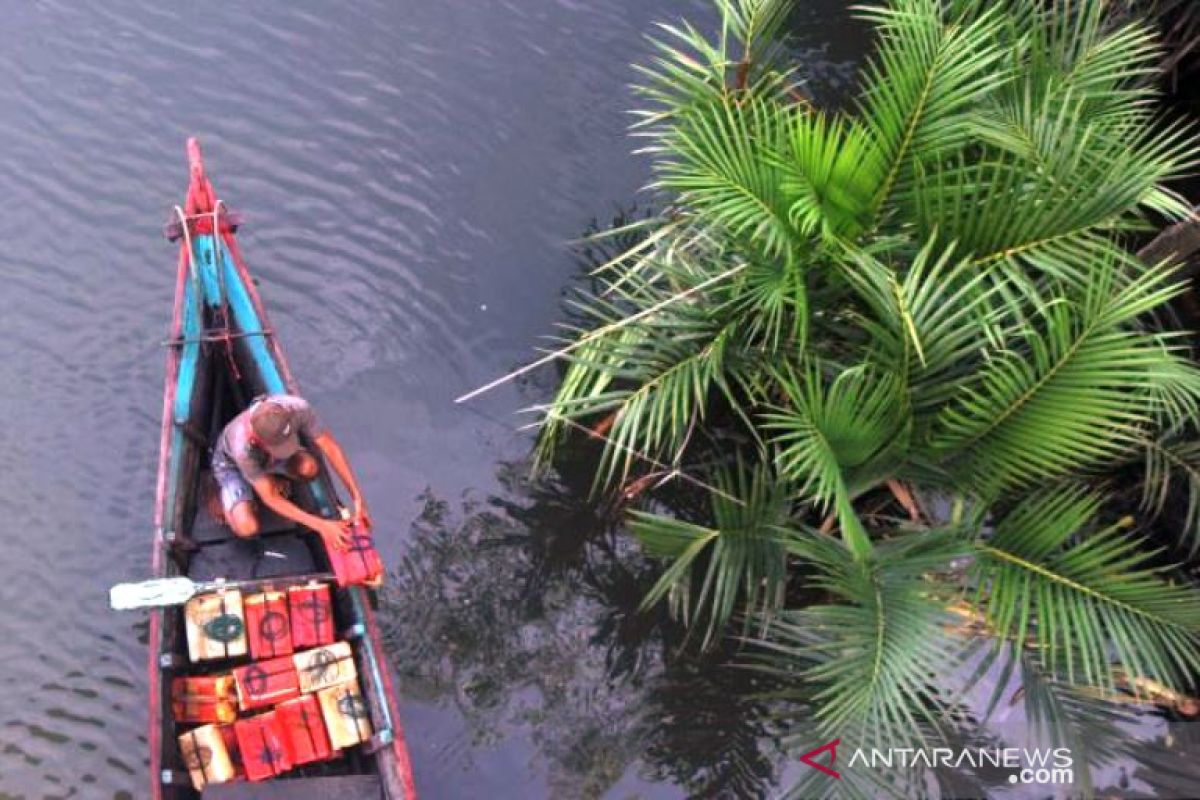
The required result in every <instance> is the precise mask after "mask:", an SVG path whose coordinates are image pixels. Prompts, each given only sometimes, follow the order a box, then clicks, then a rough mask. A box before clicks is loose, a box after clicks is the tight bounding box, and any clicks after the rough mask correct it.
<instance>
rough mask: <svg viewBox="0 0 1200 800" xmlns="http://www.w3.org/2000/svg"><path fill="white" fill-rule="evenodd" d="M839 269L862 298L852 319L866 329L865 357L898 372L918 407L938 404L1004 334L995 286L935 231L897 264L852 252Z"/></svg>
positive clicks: (924, 408) (927, 408)
mask: <svg viewBox="0 0 1200 800" xmlns="http://www.w3.org/2000/svg"><path fill="white" fill-rule="evenodd" d="M843 272H844V274H845V275H846V277H847V279H848V280H849V282H850V284H851V285H852V286H853V287H854V289H855V291H856V293H857V294H858V296H859V298H860V299H861V300H862V301H863V304H864V309H863V311H862V312H860V313H859V315H858V318H857V320H856V322H857V323H858V325H860V326H861V327H862V328H863V329H864V330H865V331H866V332H867V333H869V335H870V340H869V341H870V351H869V353H868V355H867V360H868V361H869V362H870V363H873V364H877V365H880V366H882V367H883V368H884V369H885V370H886V371H888V372H890V373H892V374H894V375H900V376H903V382H904V383H905V384H906V385H907V387H908V391H909V393H910V396H911V402H912V405H913V408H914V410H915V411H916V412H918V413H921V412H932V411H933V410H936V409H938V408H941V407H942V405H943V404H945V403H946V402H947V401H948V400H949V399H951V397H952V396H953V395H954V393H955V392H956V391H957V389H958V388H959V386H960V384H961V383H962V382H963V380H965V379H966V378H968V377H970V375H971V373H972V371H973V370H972V367H973V364H974V359H975V356H976V354H977V353H978V352H979V351H980V350H981V349H982V348H984V347H986V346H987V345H988V344H989V343H990V342H994V341H996V340H997V339H1000V338H1003V337H1004V336H1005V335H1006V334H1007V333H1009V331H1007V329H1006V325H1007V326H1011V324H1012V323H1011V322H1006V320H1005V319H1004V317H1003V314H1002V313H1001V309H1000V308H999V307H998V305H999V304H998V298H997V292H998V289H999V288H1000V287H999V285H998V284H997V283H996V282H995V281H994V280H993V279H992V278H991V276H990V275H989V274H988V273H987V272H985V271H981V270H978V269H976V268H975V265H974V264H973V263H972V261H971V260H970V259H969V258H962V257H959V256H956V251H955V249H954V248H953V247H939V246H938V237H936V236H935V237H931V238H930V239H929V241H928V242H927V243H926V244H925V246H924V247H923V248H922V249H921V250H920V251H919V252H918V253H917V254H916V256H914V257H913V258H912V259H911V260H910V261H908V262H907V263H904V264H902V265H901V266H899V267H892V266H889V265H886V264H884V263H882V262H881V261H879V260H877V259H876V258H875V257H874V256H872V255H870V254H869V253H867V252H863V251H856V252H851V253H850V257H849V259H848V263H846V264H844V265H843Z"/></svg>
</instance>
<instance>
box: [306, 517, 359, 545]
mask: <svg viewBox="0 0 1200 800" xmlns="http://www.w3.org/2000/svg"><path fill="white" fill-rule="evenodd" d="M314 530H316V532H317V533H319V534H320V535H321V538H322V539H324V540H325V545H326V546H327V547H331V548H333V549H335V550H348V549H349V548H350V541H351V540H350V528H349V527H348V526H347V525H346V523H345V522H343V521H342V520H340V519H323V520H321V522H320V524H319V525H317V526H315V527H314Z"/></svg>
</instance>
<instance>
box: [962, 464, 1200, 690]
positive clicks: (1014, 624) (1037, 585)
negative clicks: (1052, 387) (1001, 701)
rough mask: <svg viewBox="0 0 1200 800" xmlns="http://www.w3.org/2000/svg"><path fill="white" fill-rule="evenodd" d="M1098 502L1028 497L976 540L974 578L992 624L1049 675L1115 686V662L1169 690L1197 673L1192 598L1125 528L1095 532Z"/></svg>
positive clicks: (1079, 492) (1197, 620) (1199, 653)
mask: <svg viewBox="0 0 1200 800" xmlns="http://www.w3.org/2000/svg"><path fill="white" fill-rule="evenodd" d="M1099 507H1100V498H1099V496H1098V495H1096V494H1094V493H1091V492H1088V491H1086V490H1084V489H1079V488H1075V489H1072V488H1066V489H1051V490H1044V491H1041V492H1038V493H1036V494H1034V495H1031V496H1030V497H1028V498H1026V499H1025V500H1024V501H1023V502H1022V503H1021V504H1020V505H1018V506H1017V507H1016V508H1014V509H1013V510H1012V511H1011V512H1010V513H1009V514H1008V515H1007V516H1005V517H1004V518H1003V519H1002V520H1001V521H1000V522H999V523H997V525H996V530H995V535H994V536H993V537H992V538H991V539H990V540H985V541H984V542H982V543H980V545H979V549H980V555H979V559H978V562H977V565H976V567H975V581H976V583H977V585H978V586H979V591H980V593H981V594H982V595H983V596H984V603H985V605H984V607H985V610H986V613H987V616H988V619H989V621H990V623H991V624H992V625H993V626H994V627H995V629H996V631H997V633H998V634H999V635H1000V636H1001V637H1005V638H1011V639H1012V640H1013V641H1014V647H1015V648H1016V650H1017V651H1018V652H1020V651H1021V650H1022V648H1023V647H1024V646H1025V644H1026V642H1027V641H1028V642H1030V643H1033V644H1036V647H1037V648H1038V652H1039V654H1040V658H1041V659H1042V660H1043V661H1044V662H1045V663H1046V665H1047V668H1048V669H1049V670H1051V671H1052V672H1053V673H1055V674H1058V673H1059V672H1061V673H1062V674H1063V675H1064V676H1065V677H1066V679H1067V680H1068V681H1070V682H1072V683H1076V682H1082V683H1087V684H1089V685H1092V686H1098V687H1102V688H1105V689H1111V688H1112V687H1113V679H1112V666H1113V664H1114V663H1119V664H1120V665H1121V666H1122V668H1123V669H1124V670H1125V671H1127V672H1128V673H1129V674H1130V675H1131V676H1133V677H1134V678H1138V677H1146V678H1151V679H1153V680H1157V681H1160V682H1162V683H1165V684H1167V685H1169V686H1176V687H1178V686H1181V685H1184V684H1187V683H1189V682H1190V680H1191V679H1190V678H1189V677H1188V676H1189V675H1195V674H1196V671H1197V670H1200V650H1198V649H1197V645H1198V644H1200V593H1197V592H1196V590H1195V589H1194V588H1192V587H1189V586H1182V585H1178V584H1172V583H1169V582H1167V581H1166V580H1164V579H1163V577H1161V576H1162V574H1163V572H1164V570H1163V569H1162V568H1156V567H1153V566H1152V558H1153V556H1154V552H1153V551H1148V550H1146V549H1144V548H1143V547H1142V542H1140V541H1138V540H1137V539H1133V538H1130V537H1128V536H1127V535H1126V534H1125V533H1124V530H1125V525H1124V524H1118V525H1114V526H1111V527H1108V528H1106V529H1102V530H1094V525H1093V523H1094V520H1095V518H1096V516H1097V512H1098V511H1099Z"/></svg>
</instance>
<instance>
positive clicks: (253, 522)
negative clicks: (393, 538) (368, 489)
mask: <svg viewBox="0 0 1200 800" xmlns="http://www.w3.org/2000/svg"><path fill="white" fill-rule="evenodd" d="M301 436H303V437H304V438H303V440H302V439H301ZM305 442H309V443H311V444H312V445H315V446H316V447H317V448H318V449H319V450H320V451H321V453H322V455H324V456H325V459H326V461H327V462H328V463H329V465H330V466H331V467H333V471H334V472H336V473H337V476H338V477H339V478H341V480H342V483H343V484H345V486H346V489H347V490H349V492H350V500H351V503H352V504H353V515H352V519H353V520H354V521H355V522H362V523H364V524H367V525H369V524H370V518H369V517H368V516H367V508H366V506H365V505H364V503H363V498H362V491H361V490H360V489H359V486H358V481H357V480H356V479H355V477H354V472H353V471H352V470H351V469H350V464H349V462H348V461H347V460H346V455H345V453H343V452H342V448H341V446H340V445H338V443H337V440H336V439H334V438H333V435H332V434H330V433H329V431H327V430H325V428H324V427H323V426H322V425H321V423H320V421H319V420H318V419H317V415H316V412H315V411H313V409H312V406H310V405H309V404H308V401H307V400H305V399H304V398H302V397H296V396H295V395H289V394H276V395H269V396H267V397H263V398H260V399H258V400H256V401H254V402H253V403H251V404H250V405H249V406H248V407H247V408H246V409H245V410H244V411H242V413H240V414H238V415H237V416H236V417H234V418H233V419H232V420H230V421H229V424H228V425H226V426H225V430H223V431H222V432H221V435H220V437H219V438H218V439H217V444H216V446H215V447H214V448H213V456H212V471H213V476H214V477H215V478H216V479H217V483H218V485H220V487H221V505H222V507H223V508H224V511H225V521H226V522H227V523H229V526H230V527H231V528H233V532H234V533H235V534H237V535H238V536H240V537H243V538H247V537H251V536H255V535H257V534H258V531H259V521H258V512H257V509H256V504H255V496H256V495H257V498H258V501H259V502H261V503H262V504H263V505H264V506H266V507H267V508H269V509H271V510H272V511H274V512H275V513H276V514H278V515H279V516H281V517H284V518H286V519H290V520H292V521H293V522H298V523H300V524H301V525H304V526H305V527H308V528H311V529H312V530H314V531H316V532H317V533H318V534H320V535H321V538H322V539H324V540H325V542H326V543H327V544H328V545H330V546H333V547H338V548H342V549H345V547H346V546H347V545H348V543H349V542H350V531H349V529H348V526H347V523H346V522H345V521H343V520H333V519H326V518H324V517H320V516H317V515H315V514H310V513H308V512H307V511H305V510H304V509H302V508H301V507H300V506H298V505H296V504H295V503H293V502H292V501H291V500H289V499H288V498H287V496H286V495H285V489H286V488H287V483H286V479H289V478H290V479H292V480H312V479H313V478H315V477H317V472H318V471H319V470H320V465H319V463H318V462H317V459H316V458H315V457H314V456H313V454H312V453H311V452H309V451H308V450H307V449H305V447H304V443H305Z"/></svg>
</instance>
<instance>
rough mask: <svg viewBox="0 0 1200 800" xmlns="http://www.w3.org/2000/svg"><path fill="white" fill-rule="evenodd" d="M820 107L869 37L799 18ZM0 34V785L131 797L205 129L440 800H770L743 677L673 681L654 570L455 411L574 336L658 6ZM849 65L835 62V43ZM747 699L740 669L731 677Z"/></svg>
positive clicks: (688, 5)
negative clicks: (368, 576) (344, 471)
mask: <svg viewBox="0 0 1200 800" xmlns="http://www.w3.org/2000/svg"><path fill="white" fill-rule="evenodd" d="M800 5H801V7H800V9H799V10H798V12H797V13H798V25H797V29H798V30H800V31H802V34H803V36H802V41H801V46H802V49H803V56H804V57H805V58H806V59H807V60H808V61H810V62H811V63H812V64H813V65H814V68H815V69H816V70H817V71H818V73H819V74H821V75H822V76H824V80H826V81H827V82H828V83H829V84H830V85H831V86H832V85H836V84H837V83H838V81H840V80H842V79H843V78H844V77H845V76H846V75H847V74H848V73H847V71H846V70H847V68H848V65H847V64H846V63H845V62H846V59H847V58H849V57H850V56H852V55H853V53H854V52H857V51H858V50H859V49H861V47H862V41H861V40H859V39H856V38H855V37H854V36H853V35H850V34H847V33H846V30H847V29H845V28H843V27H842V26H843V25H844V22H843V21H842V19H841V16H840V15H841V14H842V10H841V9H842V8H843V4H842V3H839V2H836V0H822V2H819V3H815V2H814V3H808V4H803V3H801V4H800ZM3 10H4V21H3V23H2V24H0V190H2V195H0V196H3V198H4V212H3V213H0V277H2V278H3V283H2V284H0V418H2V420H3V421H2V423H0V453H2V454H3V468H0V510H2V512H3V523H2V525H0V529H2V531H3V536H0V558H2V563H3V567H2V572H0V578H2V580H0V608H2V609H3V612H2V613H3V628H2V631H3V637H2V641H0V664H2V671H0V797H4V798H9V797H31V798H32V797H47V798H49V797H80V798H130V797H142V796H144V795H145V792H146V789H145V786H146V780H147V778H146V775H145V769H146V757H145V727H146V715H145V710H144V692H145V681H146V676H145V671H146V665H145V661H146V656H145V649H144V647H143V645H142V642H141V637H143V636H144V625H145V620H144V618H143V617H141V616H140V615H137V614H132V615H124V616H121V615H117V614H115V613H111V612H109V611H108V610H107V607H106V606H107V603H106V592H107V587H108V586H109V585H110V584H111V583H113V582H116V581H120V580H130V579H136V578H138V577H140V576H143V575H145V574H146V573H147V571H148V568H149V543H150V538H151V526H152V500H153V482H154V471H155V463H156V458H157V447H158V428H159V418H158V416H159V413H160V404H161V394H160V393H161V390H162V385H161V384H162V377H163V358H164V355H163V351H162V348H161V346H160V343H161V340H162V339H163V338H164V337H165V335H166V332H167V325H168V321H169V315H170V304H171V294H172V287H173V281H174V268H175V248H174V247H173V246H169V245H168V244H167V243H166V242H165V241H164V240H163V239H162V236H161V234H160V230H161V224H162V222H163V221H165V219H166V215H167V212H168V209H169V208H170V206H171V205H172V204H174V203H178V202H181V201H182V199H183V191H184V188H185V185H186V177H187V176H186V162H185V158H184V151H183V144H184V140H185V137H187V136H188V135H193V134H194V135H197V136H199V137H200V138H201V140H202V142H203V145H204V148H205V152H206V156H207V163H208V167H209V172H210V175H211V176H212V178H213V180H214V182H215V185H216V187H217V189H218V191H219V192H220V194H221V196H222V197H223V198H224V199H226V200H227V201H228V202H229V203H230V205H231V206H233V207H234V208H237V209H240V210H241V211H242V212H243V213H244V215H245V218H246V220H247V222H246V225H245V227H244V229H243V235H242V236H241V240H242V246H243V249H244V251H245V253H246V256H247V259H248V262H249V265H250V269H251V272H252V273H254V274H255V275H256V277H257V278H258V279H259V281H260V284H261V287H262V293H263V295H264V299H265V301H266V303H267V306H268V309H269V311H270V313H271V315H272V319H273V321H274V323H275V325H276V326H277V329H278V332H279V334H280V336H281V341H282V342H283V344H284V346H285V348H286V350H287V351H288V353H289V356H290V359H291V362H292V367H293V370H294V372H295V373H296V375H297V377H298V379H299V381H300V383H301V385H302V386H303V387H304V389H305V392H306V394H307V395H309V397H310V399H312V400H313V401H314V403H315V404H316V406H317V407H318V409H319V411H320V412H321V414H322V416H323V417H324V419H325V420H326V421H327V422H328V423H329V425H330V426H331V427H332V429H333V430H334V431H335V432H336V433H337V434H338V436H339V438H340V439H341V440H342V442H343V444H344V446H345V447H346V449H347V451H348V452H349V453H350V455H351V457H352V460H353V462H354V463H355V465H356V467H357V470H358V472H359V474H360V477H361V479H362V482H363V484H364V486H365V490H366V493H367V497H368V499H369V501H370V503H371V505H372V509H373V512H374V516H375V518H376V522H377V526H378V528H379V535H380V538H381V541H382V547H383V549H384V553H385V556H386V557H387V559H388V561H389V564H390V565H391V566H392V567H393V568H394V572H395V574H394V578H393V580H392V582H391V589H390V590H389V592H388V594H387V595H386V596H385V597H384V598H383V601H382V602H383V614H384V622H385V625H386V628H387V633H388V638H389V644H390V652H391V655H392V661H393V664H394V667H395V670H396V672H397V675H398V676H399V679H400V687H401V693H402V694H403V696H404V700H403V708H402V716H403V720H404V724H405V727H406V729H407V735H408V739H409V744H410V748H411V751H412V756H413V761H414V764H415V770H416V778H417V783H418V786H419V788H420V790H421V791H422V793H423V795H424V796H425V797H431V798H437V797H450V798H457V797H485V796H486V797H492V798H508V797H512V798H525V797H538V796H556V797H585V796H604V797H612V798H631V797H680V796H684V795H689V794H710V795H712V794H715V795H725V796H728V795H730V794H737V795H748V794H762V793H769V792H770V791H771V789H770V787H771V786H772V785H773V783H772V782H773V781H774V780H776V779H777V777H778V771H779V763H780V761H779V758H778V756H777V754H776V751H775V746H774V744H773V741H774V740H773V739H772V737H771V736H770V731H769V730H768V726H767V725H766V723H763V722H760V721H757V717H756V716H755V714H754V707H753V703H752V701H750V700H747V699H744V696H743V692H744V689H743V688H742V687H741V686H740V685H739V682H740V681H741V679H740V678H739V679H737V680H734V679H731V678H730V677H728V675H727V673H726V672H725V671H721V670H714V669H709V668H706V667H704V666H702V665H690V664H686V663H685V664H682V665H679V664H675V665H672V666H669V667H665V666H664V664H663V657H662V649H663V648H662V646H661V644H660V640H659V639H658V638H657V636H656V634H655V625H656V623H655V621H654V620H653V619H646V618H645V616H644V615H638V614H636V613H635V611H636V607H637V604H638V601H639V600H640V597H641V594H642V592H643V591H644V589H645V588H646V586H648V585H649V581H650V576H649V572H648V566H647V565H646V564H644V563H643V562H642V561H640V560H639V558H638V557H637V554H636V552H634V551H633V548H631V547H630V545H629V543H628V542H627V541H626V540H624V539H622V538H620V537H618V536H614V535H612V533H611V531H610V530H609V528H610V527H611V525H610V520H609V519H607V518H606V516H605V513H604V510H603V509H597V508H594V507H593V506H592V505H591V504H589V503H588V502H587V501H586V495H587V493H586V487H587V475H586V470H585V469H583V468H582V467H581V468H580V469H579V471H578V472H579V474H574V475H572V474H570V473H571V470H570V468H569V467H568V468H566V469H564V470H563V474H562V475H561V476H560V477H559V478H558V479H556V480H550V481H546V482H543V483H540V484H537V485H531V484H529V483H528V482H527V481H526V480H525V477H526V475H527V470H526V465H525V457H526V455H527V453H528V450H529V444H530V441H531V439H530V435H529V434H528V433H526V432H521V431H519V430H518V428H519V426H520V425H521V424H522V423H523V422H524V421H525V420H524V418H522V417H521V416H519V415H517V414H516V413H515V412H516V410H517V409H518V408H520V407H522V406H525V405H528V404H530V403H533V402H537V401H538V400H540V399H544V397H545V396H546V393H547V392H548V391H549V389H550V387H551V386H552V382H553V373H552V372H545V373H541V374H538V375H535V376H533V380H531V381H526V382H522V383H520V384H519V385H515V386H508V387H505V388H503V389H501V390H498V391H496V392H493V393H491V394H489V395H487V396H485V397H483V398H481V399H480V400H478V401H476V402H475V403H473V404H471V405H469V406H465V407H464V406H455V405H454V404H453V402H452V400H453V398H454V397H455V396H457V395H458V394H461V393H462V392H464V391H466V390H468V389H470V388H473V387H474V386H476V385H478V384H480V383H482V382H484V381H486V380H487V379H489V378H491V377H494V376H495V375H498V374H500V373H503V372H505V371H506V370H508V369H511V368H512V367H514V366H516V365H517V364H519V363H521V362H522V361H523V360H526V359H528V358H530V356H531V354H532V353H533V348H534V347H535V346H536V345H537V344H538V343H539V337H541V336H543V335H545V334H547V333H548V332H551V331H552V330H553V324H554V322H555V321H556V320H558V319H561V318H562V303H561V301H562V293H563V291H564V290H565V289H566V288H567V287H568V286H569V285H570V284H571V282H572V281H573V280H575V278H576V276H577V274H578V271H579V264H578V259H577V257H576V255H574V254H573V250H572V247H571V245H570V241H571V240H572V239H575V238H577V237H578V236H579V235H580V234H582V233H583V232H584V231H585V230H586V229H587V228H588V226H589V224H590V223H591V222H592V221H593V220H594V219H600V220H607V219H610V218H611V217H612V216H613V215H614V214H615V213H617V212H618V211H620V210H621V209H624V208H628V206H629V204H630V203H631V202H633V201H635V200H636V198H637V195H636V190H637V188H638V187H639V186H640V185H641V184H642V183H643V182H644V181H645V180H646V178H647V174H646V164H645V162H644V160H642V159H639V158H633V157H631V156H630V150H631V148H632V143H631V142H630V140H629V139H628V138H627V137H626V135H625V127H626V125H627V124H628V122H629V117H628V116H627V115H626V114H625V111H626V110H627V109H628V108H629V107H630V105H631V104H632V102H633V100H632V96H631V93H630V91H629V89H628V87H627V84H628V82H629V81H630V80H631V79H632V77H633V73H632V71H631V70H630V69H629V67H628V65H629V63H630V62H633V61H637V60H640V59H643V58H645V57H646V55H647V53H648V51H649V48H648V45H647V43H646V42H645V40H644V38H643V34H644V33H646V32H648V31H650V29H651V24H652V22H653V21H655V20H660V19H675V18H678V17H679V16H680V15H684V14H686V15H687V16H689V17H690V18H692V19H694V20H696V21H698V22H699V23H701V24H706V23H711V11H710V9H709V6H708V5H707V4H705V3H700V2H679V1H678V0H677V1H676V2H669V1H668V0H587V1H586V2H582V1H581V0H438V2H432V3H431V2H414V1H413V0H398V1H394V2H367V1H363V2H354V3H337V4H335V3H316V2H307V1H306V2H289V3H238V4H235V3H187V4H184V3H151V2H146V0H108V1H107V2H103V3H76V2H58V1H57V0H56V1H53V2H19V3H18V2H9V3H5V4H4V5H3ZM846 51H848V54H847V52H846ZM735 677H736V676H735Z"/></svg>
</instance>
